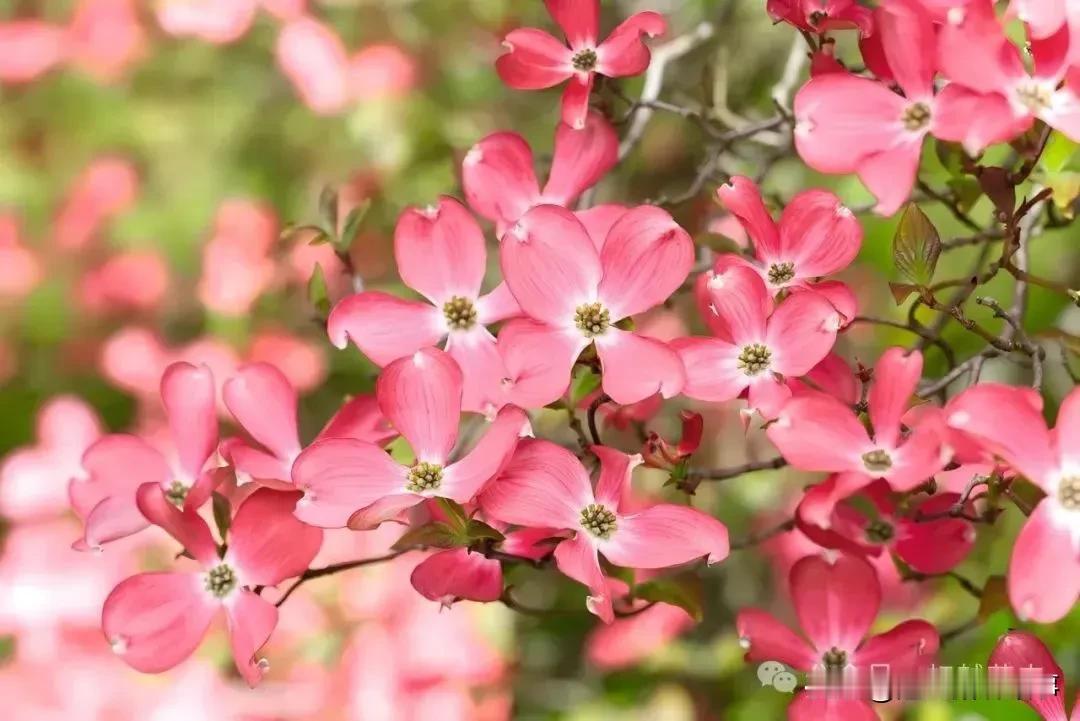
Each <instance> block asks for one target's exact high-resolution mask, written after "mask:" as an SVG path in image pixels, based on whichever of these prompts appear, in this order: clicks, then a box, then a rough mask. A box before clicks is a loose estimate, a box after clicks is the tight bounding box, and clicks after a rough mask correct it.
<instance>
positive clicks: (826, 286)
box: [794, 280, 859, 329]
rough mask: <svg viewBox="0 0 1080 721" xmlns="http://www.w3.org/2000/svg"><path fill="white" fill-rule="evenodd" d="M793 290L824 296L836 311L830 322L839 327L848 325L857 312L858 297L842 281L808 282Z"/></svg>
mask: <svg viewBox="0 0 1080 721" xmlns="http://www.w3.org/2000/svg"><path fill="white" fill-rule="evenodd" d="M794 290H795V291H796V292H806V291H810V292H813V293H817V294H818V295H821V296H824V297H825V299H826V300H827V301H829V302H830V303H832V307H833V309H834V310H835V311H836V316H835V318H834V319H833V320H832V321H830V322H831V323H832V325H835V326H837V327H838V328H840V329H843V328H846V327H847V326H848V325H850V324H851V321H852V320H853V319H854V318H855V316H856V315H858V314H859V299H858V298H856V297H855V292H854V291H853V290H852V289H851V286H850V285H848V284H847V283H845V282H843V281H840V280H825V281H822V282H820V283H810V284H808V285H806V286H805V287H803V288H801V289H800V288H798V287H796V288H794Z"/></svg>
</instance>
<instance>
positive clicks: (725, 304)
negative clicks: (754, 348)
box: [707, 261, 772, 346]
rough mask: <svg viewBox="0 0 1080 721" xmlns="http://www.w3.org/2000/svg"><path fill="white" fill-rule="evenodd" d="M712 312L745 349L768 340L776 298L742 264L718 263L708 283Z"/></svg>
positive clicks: (735, 341) (752, 271)
mask: <svg viewBox="0 0 1080 721" xmlns="http://www.w3.org/2000/svg"><path fill="white" fill-rule="evenodd" d="M707 287H708V292H709V300H710V303H711V310H712V312H713V313H714V314H715V315H716V316H717V317H718V319H719V321H720V323H721V324H722V327H723V328H726V329H727V331H728V334H729V335H730V336H731V339H732V342H734V343H735V344H736V345H739V346H743V345H746V344H748V343H760V342H762V341H763V340H765V320H766V318H767V317H768V316H769V313H770V312H772V295H771V294H770V293H769V291H768V289H767V288H766V287H765V282H764V281H762V280H761V276H760V275H758V273H757V271H755V270H754V269H753V268H751V267H750V266H748V265H743V264H741V263H738V264H736V263H732V264H727V265H726V267H724V268H723V269H722V270H721V269H720V263H719V261H718V262H717V267H716V269H714V270H713V273H712V275H711V276H709V279H708V286H707Z"/></svg>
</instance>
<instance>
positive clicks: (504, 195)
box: [461, 132, 540, 227]
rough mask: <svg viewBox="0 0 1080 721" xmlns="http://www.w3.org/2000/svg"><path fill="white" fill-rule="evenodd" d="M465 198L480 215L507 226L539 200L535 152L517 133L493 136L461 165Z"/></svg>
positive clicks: (484, 141)
mask: <svg viewBox="0 0 1080 721" xmlns="http://www.w3.org/2000/svg"><path fill="white" fill-rule="evenodd" d="M461 183H462V186H463V187H464V189H465V198H466V199H467V200H468V201H469V205H470V206H471V207H472V209H473V210H475V211H476V212H477V213H479V214H480V215H482V216H483V217H485V218H487V219H488V220H490V221H492V222H495V223H499V224H501V225H502V226H503V227H508V226H510V225H513V224H514V223H516V222H517V220H518V218H520V217H521V216H522V214H524V213H525V211H526V210H528V209H529V208H531V207H532V206H533V205H535V204H536V203H537V201H539V199H540V185H539V183H537V182H536V171H535V170H534V169H533V153H532V148H530V147H529V144H528V142H526V141H525V138H523V137H521V136H520V135H518V134H517V133H510V132H500V133H492V134H491V135H488V136H487V137H485V138H484V139H483V140H481V141H480V142H478V143H477V144H476V145H474V146H473V147H472V148H471V149H470V150H469V152H468V153H467V154H466V155H465V160H464V162H462V164H461Z"/></svg>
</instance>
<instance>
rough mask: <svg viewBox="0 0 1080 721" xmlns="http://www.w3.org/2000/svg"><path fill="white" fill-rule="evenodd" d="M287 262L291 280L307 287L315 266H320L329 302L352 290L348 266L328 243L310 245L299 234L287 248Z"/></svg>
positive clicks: (333, 301)
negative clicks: (290, 246)
mask: <svg viewBox="0 0 1080 721" xmlns="http://www.w3.org/2000/svg"><path fill="white" fill-rule="evenodd" d="M288 263H289V270H290V271H291V272H290V273H289V276H290V279H291V281H292V282H293V283H294V284H295V285H297V286H299V287H301V288H306V287H307V283H308V281H309V280H310V279H311V276H312V274H314V273H315V266H316V265H318V266H320V267H321V268H322V274H323V279H324V280H326V293H327V296H328V297H329V299H330V302H331V303H337V302H338V301H339V300H341V299H342V298H344V297H345V296H346V295H348V294H349V293H351V292H352V291H353V285H352V279H351V278H350V277H349V271H348V268H346V267H345V264H344V263H343V262H341V258H339V257H338V256H337V253H335V252H334V248H333V246H331V245H330V244H329V243H319V244H317V245H312V244H311V243H310V242H308V240H307V239H305V238H304V237H303V235H301V236H300V237H298V238H297V239H296V242H295V243H294V244H293V246H292V248H290V249H289V259H288Z"/></svg>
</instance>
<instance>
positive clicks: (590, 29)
mask: <svg viewBox="0 0 1080 721" xmlns="http://www.w3.org/2000/svg"><path fill="white" fill-rule="evenodd" d="M544 4H545V5H547V9H548V12H549V13H551V17H553V18H554V19H555V22H557V23H558V24H559V27H560V28H562V31H563V34H564V35H566V40H567V42H569V43H570V47H572V48H575V49H577V48H585V47H592V46H594V45H596V38H597V36H598V35H599V32H600V2H599V0H544Z"/></svg>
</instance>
